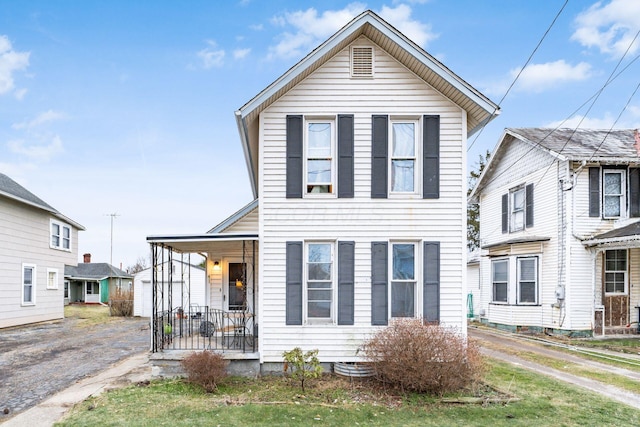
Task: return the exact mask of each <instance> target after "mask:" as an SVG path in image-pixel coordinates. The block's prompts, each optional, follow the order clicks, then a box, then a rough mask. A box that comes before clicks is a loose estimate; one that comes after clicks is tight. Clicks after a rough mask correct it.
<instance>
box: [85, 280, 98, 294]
mask: <svg viewBox="0 0 640 427" xmlns="http://www.w3.org/2000/svg"><path fill="white" fill-rule="evenodd" d="M89 285H91V292H89ZM95 287H97V288H98V291H97V292H93V291H94V290H95ZM84 291H85V294H86V295H100V283H98V282H85V285H84Z"/></svg>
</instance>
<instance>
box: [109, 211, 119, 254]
mask: <svg viewBox="0 0 640 427" xmlns="http://www.w3.org/2000/svg"><path fill="white" fill-rule="evenodd" d="M106 216H110V217H111V257H110V258H109V265H113V219H114V218H115V217H118V216H120V215H118V214H117V213H110V214H106Z"/></svg>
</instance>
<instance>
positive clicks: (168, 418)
mask: <svg viewBox="0 0 640 427" xmlns="http://www.w3.org/2000/svg"><path fill="white" fill-rule="evenodd" d="M486 383H487V385H488V386H490V387H488V388H489V389H490V388H493V389H495V390H500V391H501V392H503V393H504V394H506V395H510V396H512V397H513V398H514V400H512V401H505V402H504V403H497V404H484V405H482V404H451V403H443V401H442V400H440V399H438V398H434V397H429V396H423V395H408V396H400V395H396V394H393V393H391V392H389V391H388V390H385V389H383V388H380V387H378V386H377V385H375V383H371V382H362V381H359V380H358V381H353V382H349V381H348V380H344V379H341V378H337V377H335V376H328V377H325V378H323V379H322V380H315V381H312V382H311V383H310V384H309V387H308V389H307V390H306V394H304V395H302V394H301V392H300V388H299V386H298V385H297V384H296V383H292V382H288V381H287V380H286V379H283V378H280V377H264V378H260V379H257V380H249V379H242V378H228V379H227V380H226V381H225V384H223V385H222V386H221V387H220V389H219V390H218V392H217V393H214V394H207V393H204V392H202V391H201V389H199V388H198V387H195V386H191V385H189V384H186V383H185V382H184V381H182V380H162V381H153V382H151V383H150V384H149V385H138V386H132V387H128V388H124V389H119V390H114V391H110V392H107V393H105V394H103V395H101V396H99V397H97V398H91V399H88V400H87V401H85V402H82V403H80V404H78V405H76V407H75V408H73V410H72V411H71V413H70V414H69V416H68V418H66V419H65V420H64V421H63V422H61V423H58V424H56V425H57V426H95V425H100V426H187V425H189V426H190V425H203V426H204V425H207V426H209V425H211V426H217V425H220V426H236V425H237V426H309V425H319V426H320V425H321V426H358V425H360V426H396V425H398V426H399V425H401V426H492V427H499V426H534V425H535V426H554V427H558V426H602V425H615V426H638V425H640V411H638V410H635V409H633V408H630V407H627V406H625V405H622V404H618V403H616V402H613V401H610V400H608V399H605V398H601V397H599V396H598V395H595V394H592V393H588V392H584V391H582V390H580V389H577V388H575V387H572V386H569V385H565V384H563V383H559V382H557V381H554V380H551V379H548V378H546V377H541V376H537V375H535V374H533V373H530V372H527V371H523V370H521V369H517V368H515V367H513V366H511V365H508V364H503V363H498V362H490V363H489V370H488V373H487V376H486ZM504 394H503V395H504ZM483 395H484V396H487V397H491V396H492V394H491V393H490V392H487V391H484V392H483ZM494 395H495V393H494ZM453 397H464V396H453Z"/></svg>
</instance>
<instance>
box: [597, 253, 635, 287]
mask: <svg viewBox="0 0 640 427" xmlns="http://www.w3.org/2000/svg"><path fill="white" fill-rule="evenodd" d="M617 251H624V253H625V261H624V266H625V268H624V270H609V268H608V263H607V255H608V254H609V253H613V252H617ZM602 269H603V270H604V293H605V295H611V296H614V295H628V293H629V272H628V270H629V251H628V250H627V249H612V250H607V251H604V265H603V268H602ZM607 274H623V275H624V278H623V281H624V290H623V291H622V292H620V291H616V290H615V289H614V290H613V291H608V290H607Z"/></svg>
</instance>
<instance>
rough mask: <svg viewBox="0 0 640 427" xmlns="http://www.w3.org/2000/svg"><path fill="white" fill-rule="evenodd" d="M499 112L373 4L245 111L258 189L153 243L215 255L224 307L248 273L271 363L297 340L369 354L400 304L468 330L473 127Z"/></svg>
mask: <svg viewBox="0 0 640 427" xmlns="http://www.w3.org/2000/svg"><path fill="white" fill-rule="evenodd" d="M497 111H498V106H497V105H496V104H494V103H493V102H491V101H490V100H489V99H487V98H486V97H485V96H483V95H482V94H481V93H480V92H478V91H477V90H475V89H474V88H473V87H471V86H470V85H469V84H468V83H466V82H465V81H464V80H462V79H461V78H460V77H458V76H457V75H455V74H454V73H453V72H452V71H451V70H449V69H448V68H447V67H445V66H444V65H443V64H442V63H440V62H439V61H438V60H436V59H435V58H434V57H432V56H431V55H429V54H428V53H427V52H425V51H424V50H422V49H421V48H420V47H419V46H418V45H416V44H415V43H413V42H412V41H411V40H409V39H407V38H406V37H405V36H404V35H403V34H401V33H400V32H399V31H397V30H396V29H395V28H393V27H392V26H390V25H389V24H388V23H387V22H385V21H384V20H382V19H381V18H380V17H379V16H377V15H376V14H375V13H373V12H371V11H367V12H364V13H363V14H361V15H359V16H358V17H356V18H355V19H354V20H353V21H351V22H350V23H348V24H347V25H346V26H345V27H343V28H342V29H341V30H339V31H338V32H337V33H336V34H334V35H333V36H331V37H330V38H329V39H328V40H327V41H326V42H324V43H323V44H321V45H320V46H319V47H318V48H316V49H314V50H313V51H312V52H311V53H310V54H308V55H307V56H306V57H304V58H303V59H302V60H301V61H300V62H298V63H297V64H295V65H294V66H293V67H292V68H291V69H289V70H288V71H287V72H286V73H285V74H284V75H282V76H281V77H280V78H278V79H277V80H276V81H275V82H274V83H272V84H271V85H270V86H268V87H267V88H265V89H264V90H263V91H261V92H260V93H258V94H257V95H256V96H255V97H254V98H253V99H251V100H250V101H249V102H247V103H246V104H245V105H244V106H242V107H241V108H240V109H239V110H238V111H236V119H237V124H238V129H239V132H240V138H241V142H242V146H243V148H244V153H245V159H246V163H247V167H248V170H249V175H250V181H251V185H252V189H253V194H254V196H255V198H256V199H255V200H254V201H253V202H251V203H250V204H249V205H247V206H245V207H244V208H243V209H241V210H240V211H238V212H237V213H236V214H234V215H233V216H232V217H230V218H229V219H228V220H226V221H224V222H223V223H222V224H220V225H219V226H217V227H215V228H214V229H212V230H210V231H209V232H208V233H205V234H200V235H193V236H182V235H180V236H150V237H148V241H149V242H150V243H151V244H152V246H153V249H154V251H156V252H155V253H157V251H158V250H159V249H161V248H164V249H166V248H169V249H171V250H172V251H176V252H201V253H206V254H207V257H208V263H207V272H208V274H207V277H208V278H209V283H210V291H211V293H210V299H209V303H210V306H211V307H215V308H221V309H225V310H231V311H232V310H234V308H233V307H231V306H230V305H229V304H228V301H230V298H231V297H232V294H233V293H234V291H233V288H234V282H235V283H240V286H239V288H241V289H243V290H244V291H243V292H242V294H241V295H240V297H239V298H240V303H241V304H240V305H241V306H243V307H246V309H247V310H249V311H250V312H251V313H252V314H253V315H255V323H256V325H258V326H259V334H257V337H258V348H257V354H256V357H257V358H259V361H260V363H261V364H262V365H265V364H270V363H281V362H282V352H283V351H285V350H290V349H292V348H294V347H301V348H303V349H305V350H309V349H319V354H318V357H319V359H320V360H321V361H322V362H335V361H355V360H358V359H359V357H361V356H358V355H357V353H358V348H359V347H360V345H361V344H362V342H363V340H365V339H366V338H367V337H369V336H370V335H371V334H372V333H373V332H375V331H377V330H379V329H380V328H381V327H383V326H385V325H387V324H388V323H389V321H390V320H392V319H394V318H401V317H420V318H424V319H425V320H427V321H430V322H439V323H442V324H444V325H447V326H451V327H454V328H457V329H458V331H459V332H460V333H461V334H466V314H467V310H466V298H467V292H466V265H467V251H466V151H467V138H468V136H469V135H471V134H473V133H474V132H476V131H477V130H478V129H479V128H480V127H482V126H483V125H484V124H485V123H487V121H489V120H491V119H493V118H494V117H495V115H496V114H497ZM155 257H156V260H159V259H160V258H159V256H158V255H156V256H155ZM215 263H218V265H219V267H220V268H219V269H218V270H216V269H214V265H215ZM236 276H239V278H238V279H236V278H235V277H236ZM243 286H246V288H243ZM220 296H222V297H220ZM237 296H238V295H237V293H236V297H237ZM243 298H244V299H243ZM158 325H160V323H158ZM155 350H156V351H159V347H156V348H155ZM263 368H267V367H264V366H263Z"/></svg>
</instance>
